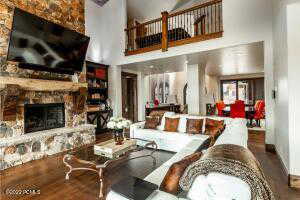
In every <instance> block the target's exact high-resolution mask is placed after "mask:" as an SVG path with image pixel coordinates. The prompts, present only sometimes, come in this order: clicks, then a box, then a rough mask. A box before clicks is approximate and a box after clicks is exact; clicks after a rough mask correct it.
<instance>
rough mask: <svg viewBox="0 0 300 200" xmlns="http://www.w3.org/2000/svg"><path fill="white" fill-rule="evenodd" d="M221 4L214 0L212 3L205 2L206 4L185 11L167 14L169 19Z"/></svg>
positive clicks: (219, 1)
mask: <svg viewBox="0 0 300 200" xmlns="http://www.w3.org/2000/svg"><path fill="white" fill-rule="evenodd" d="M221 2H222V0H214V1H210V2H206V3H203V4H200V5H197V6H193V7H191V8H187V9H184V10H181V11H178V12H175V13H172V14H169V17H174V16H178V15H182V14H184V13H187V12H191V11H194V10H198V9H200V8H204V7H207V6H211V5H214V4H217V3H221Z"/></svg>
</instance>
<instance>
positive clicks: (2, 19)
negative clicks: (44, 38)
mask: <svg viewBox="0 0 300 200" xmlns="http://www.w3.org/2000/svg"><path fill="white" fill-rule="evenodd" d="M15 7H18V8H20V9H23V10H25V11H27V12H30V13H32V14H35V15H38V16H40V17H42V18H45V19H47V20H49V21H52V22H54V23H57V24H60V25H62V26H64V27H66V28H69V29H72V30H75V31H77V32H80V33H83V34H84V32H85V25H84V23H85V22H84V0H21V1H20V0H1V2H0V76H15V77H23V78H36V79H54V80H66V81H71V80H72V77H71V76H70V75H62V74H57V73H50V72H41V71H33V70H26V69H21V68H18V65H17V64H16V63H13V62H7V61H6V56H7V51H8V43H9V36H10V30H11V27H12V19H13V12H14V8H15ZM78 75H79V77H80V79H79V80H80V81H81V82H85V73H84V72H83V73H81V74H78ZM62 102H65V104H66V105H65V107H66V115H65V116H66V126H67V127H74V126H77V125H79V124H84V123H86V112H84V113H83V114H81V115H74V114H73V101H72V93H69V92H64V93H62V92H54V93H50V92H26V93H25V94H24V98H20V100H19V105H18V107H17V113H18V114H17V120H16V121H5V122H1V124H0V127H1V126H5V127H10V128H11V129H12V132H13V133H12V136H17V135H22V134H23V131H24V119H23V116H24V104H26V103H62ZM7 136H8V135H4V134H1V132H0V139H1V138H4V137H7Z"/></svg>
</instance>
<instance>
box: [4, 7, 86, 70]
mask: <svg viewBox="0 0 300 200" xmlns="http://www.w3.org/2000/svg"><path fill="white" fill-rule="evenodd" d="M89 41H90V38H89V37H87V36H85V35H83V34H80V33H77V32H76V31H73V30H70V29H67V28H64V27H63V26H60V25H58V24H55V23H52V22H49V21H47V20H45V19H42V18H40V17H38V16H36V15H33V14H30V13H28V12H25V11H23V10H21V9H18V8H16V9H15V12H14V18H13V26H12V31H11V36H10V42H9V49H8V55H7V60H8V61H14V62H19V67H20V68H26V69H32V70H38V71H49V72H56V73H63V74H74V72H80V71H82V67H83V65H84V62H85V56H86V52H87V48H88V45H89Z"/></svg>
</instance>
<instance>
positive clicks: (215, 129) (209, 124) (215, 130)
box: [204, 118, 225, 146]
mask: <svg viewBox="0 0 300 200" xmlns="http://www.w3.org/2000/svg"><path fill="white" fill-rule="evenodd" d="M224 129H225V124H224V120H221V121H219V120H214V119H208V118H207V119H206V123H205V132H204V134H205V135H209V136H210V138H211V142H210V145H209V146H213V145H214V144H215V142H216V138H217V137H218V136H219V135H221V134H222V132H223V131H224Z"/></svg>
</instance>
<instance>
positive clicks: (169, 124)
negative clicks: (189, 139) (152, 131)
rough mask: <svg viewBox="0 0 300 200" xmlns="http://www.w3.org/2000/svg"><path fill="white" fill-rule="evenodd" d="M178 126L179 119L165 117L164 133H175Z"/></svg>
mask: <svg viewBox="0 0 300 200" xmlns="http://www.w3.org/2000/svg"><path fill="white" fill-rule="evenodd" d="M178 125H179V118H169V117H166V123H165V131H167V132H177V128H178Z"/></svg>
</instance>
